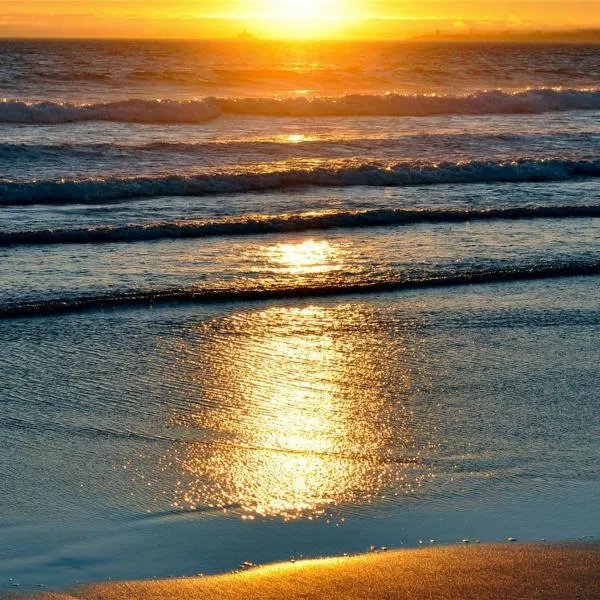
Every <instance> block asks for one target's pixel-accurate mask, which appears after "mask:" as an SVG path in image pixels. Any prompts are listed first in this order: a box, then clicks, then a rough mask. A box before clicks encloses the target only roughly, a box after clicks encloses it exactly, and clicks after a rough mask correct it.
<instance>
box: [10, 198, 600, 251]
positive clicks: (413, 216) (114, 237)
mask: <svg viewBox="0 0 600 600" xmlns="http://www.w3.org/2000/svg"><path fill="white" fill-rule="evenodd" d="M572 217H592V218H597V217H600V205H591V206H522V207H516V208H492V209H462V210H452V209H442V210H434V209H372V210H362V211H336V212H327V213H304V214H284V215H275V216H266V217H265V216H252V217H245V218H239V219H229V220H221V221H180V222H157V223H149V224H145V225H123V226H117V227H114V226H113V227H111V226H105V227H90V228H78V229H39V230H31V231H13V232H0V246H7V245H35V244H86V243H103V242H113V243H114V242H137V241H150V240H160V239H181V238H204V237H217V236H239V235H257V234H269V233H290V232H299V231H310V230H324V229H332V228H349V227H378V226H386V225H412V224H416V223H456V222H466V221H481V220H493V219H535V218H544V219H561V218H572Z"/></svg>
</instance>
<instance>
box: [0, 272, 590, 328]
mask: <svg viewBox="0 0 600 600" xmlns="http://www.w3.org/2000/svg"><path fill="white" fill-rule="evenodd" d="M591 275H600V262H587V263H582V262H576V263H562V264H551V265H548V264H544V265H528V266H516V267H513V268H499V269H488V270H482V271H462V272H460V271H459V272H454V273H443V274H439V275H436V274H432V275H426V276H422V277H419V276H415V277H412V276H409V277H402V276H398V277H397V278H395V277H389V278H386V279H378V280H374V281H369V280H367V281H362V282H361V281H354V282H349V283H343V282H335V283H331V284H316V285H301V286H284V285H279V286H270V287H266V286H262V287H260V286H256V287H246V288H239V287H233V288H183V289H167V290H149V291H136V292H131V293H122V294H112V295H105V296H84V297H66V298H57V299H50V300H43V301H39V302H36V301H33V302H23V303H13V304H5V305H0V319H8V318H16V317H31V316H47V315H59V314H66V313H74V312H81V311H85V310H92V309H103V308H117V307H136V306H137V307H144V306H146V307H148V306H154V305H160V304H167V303H177V304H181V303H202V304H211V303H218V302H249V301H259V300H275V299H283V298H310V297H326V296H335V295H343V294H369V293H377V292H380V293H381V292H388V291H395V290H403V289H406V290H409V289H419V288H432V287H449V286H460V285H476V284H486V283H500V282H510V281H523V280H536V279H554V278H559V277H577V276H591Z"/></svg>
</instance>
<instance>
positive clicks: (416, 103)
mask: <svg viewBox="0 0 600 600" xmlns="http://www.w3.org/2000/svg"><path fill="white" fill-rule="evenodd" d="M568 110H600V89H562V88H534V89H527V90H521V91H516V92H511V91H502V90H482V91H477V92H474V93H471V94H465V95H443V94H396V93H388V94H382V95H360V94H348V95H345V96H340V97H316V98H306V97H294V98H202V99H197V100H186V101H176V100H141V99H131V100H123V101H119V102H106V103H98V104H70V103H61V102H50V101H46V102H26V101H23V100H11V99H5V100H4V101H2V102H0V122H3V123H69V122H75V121H117V122H130V123H201V122H204V121H209V120H212V119H216V118H217V117H219V116H221V115H223V114H244V115H268V116H294V117H299V116H302V117H324V116H336V117H341V116H416V117H424V116H431V115H450V114H456V115H485V114H521V113H524V114H534V113H544V112H556V111H568Z"/></svg>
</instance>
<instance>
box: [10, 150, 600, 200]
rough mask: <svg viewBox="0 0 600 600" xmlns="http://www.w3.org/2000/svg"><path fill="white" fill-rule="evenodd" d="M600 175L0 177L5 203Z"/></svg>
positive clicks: (491, 168) (581, 165)
mask: <svg viewBox="0 0 600 600" xmlns="http://www.w3.org/2000/svg"><path fill="white" fill-rule="evenodd" d="M582 177H600V160H562V159H518V160H513V161H491V160H490V161H477V160H474V161H460V162H441V163H423V162H401V163H394V164H380V163H372V162H369V163H357V162H350V163H348V162H335V161H330V162H328V163H327V164H326V165H324V166H316V167H312V168H292V169H279V170H270V171H268V170H266V168H263V169H262V170H258V171H242V172H237V173H235V172H231V173H230V172H212V173H206V174H201V175H189V176H183V175H171V176H164V177H132V178H96V179H58V180H42V181H36V180H34V181H26V182H20V181H6V180H3V181H0V205H5V206H8V205H28V204H73V203H74V204H85V203H87V204H96V203H100V202H107V201H115V200H125V199H130V198H153V197H168V196H206V195H214V194H230V193H241V192H251V191H266V190H277V189H285V188H293V187H298V186H309V185H312V186H320V187H348V186H375V187H379V186H381V187H392V186H417V185H433V184H444V183H446V184H448V183H501V182H536V181H567V180H569V179H572V178H582Z"/></svg>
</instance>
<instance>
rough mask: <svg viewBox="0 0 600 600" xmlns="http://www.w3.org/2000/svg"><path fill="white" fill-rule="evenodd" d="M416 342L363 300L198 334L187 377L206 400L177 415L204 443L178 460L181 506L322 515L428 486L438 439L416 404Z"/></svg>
mask: <svg viewBox="0 0 600 600" xmlns="http://www.w3.org/2000/svg"><path fill="white" fill-rule="evenodd" d="M405 342H406V340H404V339H403V337H402V336H399V335H398V334H397V332H396V334H395V337H394V339H392V340H391V339H390V338H389V334H386V333H384V331H383V330H382V329H381V327H380V326H379V325H378V324H377V322H376V320H374V319H373V316H372V315H371V314H370V313H369V312H368V311H366V310H364V309H361V308H360V307H359V306H341V307H340V306H338V307H317V306H310V307H302V308H287V307H275V308H270V309H267V310H261V311H257V312H251V313H243V314H238V315H234V316H230V317H227V318H225V319H219V320H216V321H214V322H208V323H204V324H201V325H199V326H197V327H196V328H195V329H193V330H190V331H189V332H188V335H187V341H186V343H185V346H184V347H183V348H181V355H182V357H181V360H180V361H179V366H178V371H179V372H178V377H181V378H182V379H183V380H186V381H185V385H186V386H188V387H189V388H190V389H194V390H195V393H196V394H197V397H196V399H195V400H194V402H193V403H191V404H190V408H189V410H178V411H177V414H176V415H175V416H174V418H173V421H174V424H175V425H176V426H178V427H183V428H185V431H187V432H188V433H189V432H192V433H193V432H194V431H196V432H197V436H198V441H189V442H187V443H185V444H183V445H180V446H179V447H178V448H177V449H176V450H174V451H173V452H174V454H171V456H170V457H169V464H170V467H169V468H171V469H175V470H176V471H177V473H178V483H177V486H176V487H177V490H176V501H175V502H174V506H175V507H178V508H192V509H194V508H199V507H202V506H204V507H212V508H223V507H230V508H235V509H238V510H239V511H240V513H241V514H242V515H245V516H246V517H249V518H252V517H253V516H256V515H262V516H279V517H282V518H285V519H291V518H298V517H303V516H304V517H309V518H312V517H314V516H316V515H319V514H322V513H323V512H327V511H328V509H331V508H332V507H334V506H337V505H340V504H344V503H353V502H369V501H371V500H372V499H373V498H375V497H379V496H381V495H382V494H391V495H399V494H404V493H407V492H410V491H411V490H414V489H415V488H416V487H418V486H420V485H421V483H422V482H423V481H424V480H425V479H426V478H427V477H429V476H430V472H429V470H428V469H427V468H426V467H424V466H423V465H422V464H421V461H420V449H421V448H422V447H423V443H426V444H430V442H431V441H430V440H429V439H427V440H425V438H423V436H422V432H420V431H417V429H416V428H415V423H414V418H413V415H412V412H411V410H410V409H409V408H408V407H407V406H406V403H405V402H404V400H405V399H406V398H407V397H408V396H409V395H410V394H411V391H413V389H414V387H415V381H414V375H415V370H414V364H413V363H414V358H415V356H414V353H413V352H412V350H411V349H410V348H408V347H406V346H405ZM403 355H404V356H405V358H406V359H407V360H406V361H405V362H402V361H399V360H398V358H399V357H400V358H401V357H402V356H403ZM430 433H431V432H427V434H428V435H429V434H430Z"/></svg>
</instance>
